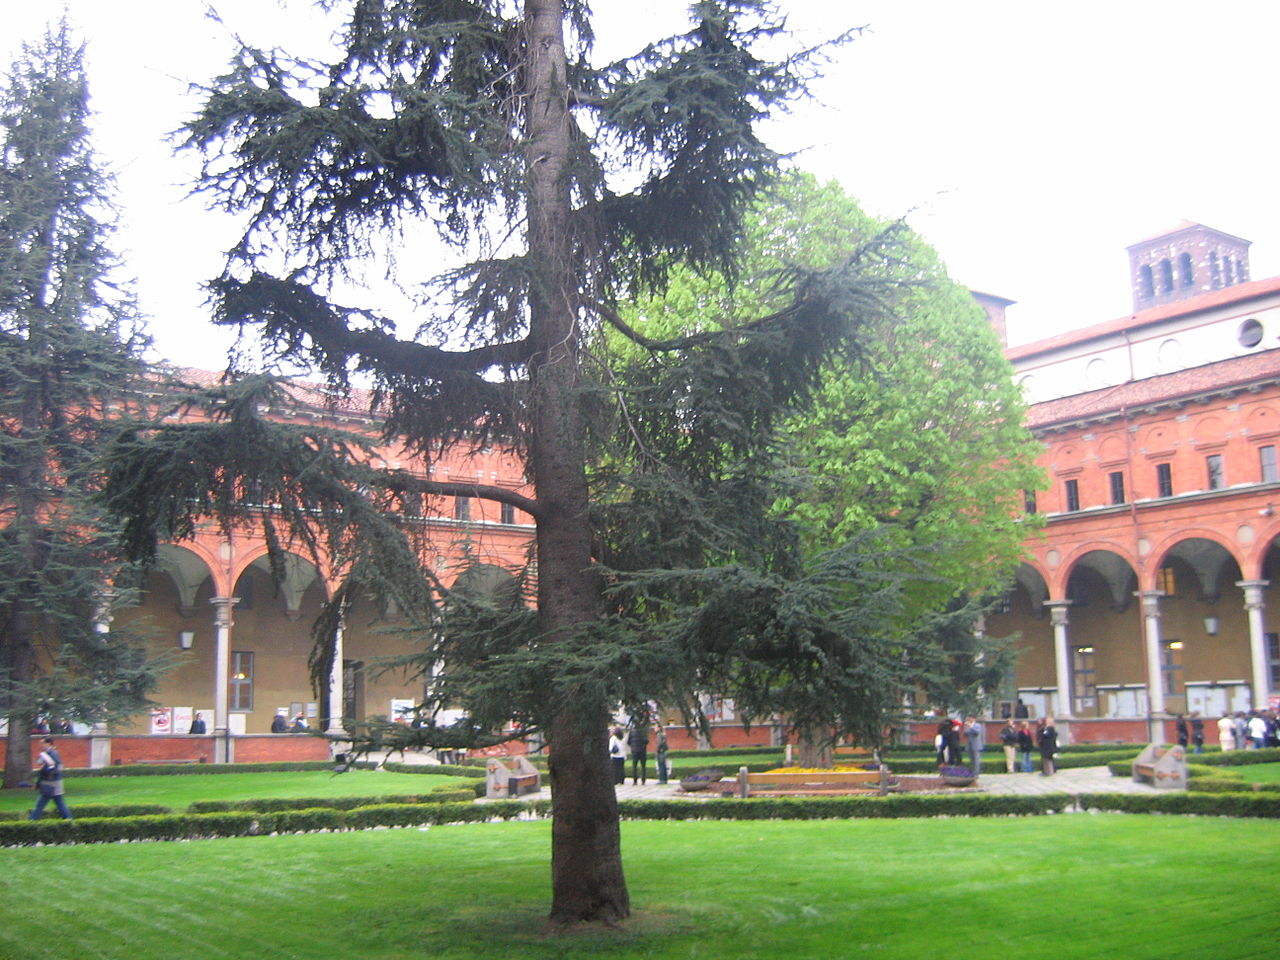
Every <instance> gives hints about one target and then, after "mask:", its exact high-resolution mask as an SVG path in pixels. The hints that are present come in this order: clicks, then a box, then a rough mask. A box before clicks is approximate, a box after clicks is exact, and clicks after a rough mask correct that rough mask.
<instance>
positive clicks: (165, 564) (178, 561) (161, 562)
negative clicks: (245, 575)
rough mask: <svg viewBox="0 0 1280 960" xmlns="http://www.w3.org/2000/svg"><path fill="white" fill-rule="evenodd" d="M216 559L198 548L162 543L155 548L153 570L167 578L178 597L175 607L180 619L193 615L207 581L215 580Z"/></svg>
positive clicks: (196, 546)
mask: <svg viewBox="0 0 1280 960" xmlns="http://www.w3.org/2000/svg"><path fill="white" fill-rule="evenodd" d="M215 559H216V558H214V557H213V556H211V555H210V552H209V551H208V550H207V549H205V548H204V547H203V545H201V544H195V543H193V544H183V545H181V546H179V545H178V544H174V543H162V544H160V545H159V547H157V548H156V562H155V569H156V571H157V572H158V573H160V574H163V575H164V576H166V577H168V578H169V580H170V582H171V583H172V584H173V589H174V591H175V592H176V594H177V597H178V599H177V607H178V610H179V612H180V613H181V614H182V616H183V617H190V616H192V615H193V614H194V613H195V611H196V595H197V594H198V593H199V592H200V588H201V587H202V586H204V584H205V583H206V582H207V581H209V580H210V579H212V580H214V582H215V586H214V590H215V593H216V590H217V587H216V582H217V577H216V574H215V571H216V570H217V567H216V565H215V562H214V561H215Z"/></svg>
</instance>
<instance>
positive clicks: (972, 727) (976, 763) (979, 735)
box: [964, 717, 987, 777]
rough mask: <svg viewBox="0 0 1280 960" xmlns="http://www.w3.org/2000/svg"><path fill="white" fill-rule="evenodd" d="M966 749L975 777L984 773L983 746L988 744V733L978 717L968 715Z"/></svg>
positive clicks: (965, 725)
mask: <svg viewBox="0 0 1280 960" xmlns="http://www.w3.org/2000/svg"><path fill="white" fill-rule="evenodd" d="M964 742H965V749H966V751H967V752H968V754H969V769H970V770H972V771H973V775H974V776H975V777H978V776H981V775H982V748H983V747H985V746H986V745H987V734H986V731H984V730H983V729H982V724H980V723H979V722H978V718H977V717H967V718H965V722H964Z"/></svg>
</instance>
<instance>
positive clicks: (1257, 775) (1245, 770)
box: [1232, 763, 1280, 783]
mask: <svg viewBox="0 0 1280 960" xmlns="http://www.w3.org/2000/svg"><path fill="white" fill-rule="evenodd" d="M1232 769H1235V770H1239V771H1240V772H1241V773H1242V774H1243V775H1244V778H1245V780H1246V781H1248V782H1249V783H1280V763H1255V764H1250V765H1246V766H1243V767H1234V768H1232Z"/></svg>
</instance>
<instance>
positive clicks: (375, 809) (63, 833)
mask: <svg viewBox="0 0 1280 960" xmlns="http://www.w3.org/2000/svg"><path fill="white" fill-rule="evenodd" d="M549 809H550V804H549V803H548V802H547V801H535V802H533V803H521V802H520V801H518V800H500V801H496V802H494V803H484V804H478V803H415V804H380V805H375V806H368V807H356V808H355V809H353V810H337V809H333V808H331V807H325V808H321V807H313V808H310V809H306V810H278V811H269V812H241V811H229V812H220V813H186V814H168V815H164V816H143V817H115V818H106V817H103V818H89V817H82V818H80V819H77V820H60V819H59V820H52V819H51V820H36V821H31V820H15V821H5V822H0V846H9V847H15V846H34V845H37V844H53V843H118V842H125V841H131V840H192V839H199V838H209V837H250V836H262V835H266V834H272V833H306V832H310V831H314V830H362V829H367V828H370V827H380V826H399V827H408V826H419V825H430V824H439V823H467V822H486V821H489V820H494V819H498V820H514V819H518V818H520V817H528V816H545V815H546V814H547V813H548V811H549Z"/></svg>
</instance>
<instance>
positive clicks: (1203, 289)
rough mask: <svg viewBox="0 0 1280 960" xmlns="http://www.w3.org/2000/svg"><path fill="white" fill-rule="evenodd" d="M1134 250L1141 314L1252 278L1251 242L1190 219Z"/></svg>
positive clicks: (1136, 306)
mask: <svg viewBox="0 0 1280 960" xmlns="http://www.w3.org/2000/svg"><path fill="white" fill-rule="evenodd" d="M1128 250H1129V282H1130V284H1131V285H1132V287H1133V310H1134V312H1135V313H1137V312H1138V311H1140V310H1147V309H1150V308H1151V307H1158V306H1161V305H1163V304H1166V303H1172V302H1174V301H1176V300H1186V299H1189V298H1190V297H1197V296H1199V295H1200V294H1202V293H1208V292H1210V291H1211V290H1220V289H1222V288H1223V287H1230V286H1234V285H1235V284H1237V283H1244V282H1245V281H1246V280H1248V279H1249V241H1248V240H1241V239H1240V238H1239V237H1233V236H1232V235H1231V234H1229V233H1223V232H1222V231H1221V230H1214V229H1213V228H1212V227H1206V226H1205V225H1204V224H1202V223H1192V222H1191V221H1190V220H1183V221H1182V222H1181V223H1179V224H1178V225H1177V226H1176V227H1174V228H1173V229H1172V230H1166V231H1164V232H1163V233H1158V234H1156V235H1155V236H1153V237H1148V238H1147V239H1145V240H1140V241H1139V242H1138V243H1135V244H1134V245H1133V246H1131V247H1129V248H1128Z"/></svg>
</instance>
